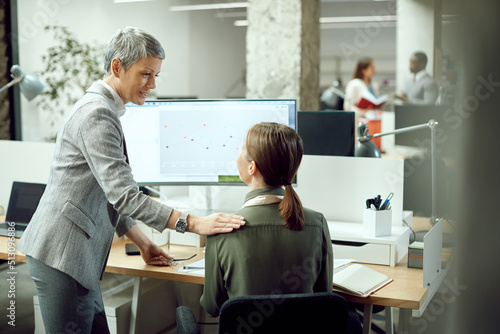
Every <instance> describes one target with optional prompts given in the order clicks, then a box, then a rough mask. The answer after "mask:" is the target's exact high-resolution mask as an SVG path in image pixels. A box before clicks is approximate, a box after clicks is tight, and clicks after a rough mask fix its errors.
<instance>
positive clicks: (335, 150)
mask: <svg viewBox="0 0 500 334" xmlns="http://www.w3.org/2000/svg"><path fill="white" fill-rule="evenodd" d="M297 129H298V130H297V131H298V133H299V135H300V137H302V142H303V145H304V154H308V155H333V156H347V157H349V156H350V157H352V156H354V112H352V111H333V110H324V111H299V112H298V113H297Z"/></svg>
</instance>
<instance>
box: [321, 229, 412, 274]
mask: <svg viewBox="0 0 500 334" xmlns="http://www.w3.org/2000/svg"><path fill="white" fill-rule="evenodd" d="M328 228H329V230H330V237H331V239H332V243H333V256H334V257H335V258H337V259H353V260H354V261H355V262H360V263H371V264H381V265H388V266H395V265H396V264H397V263H398V262H399V261H401V259H403V257H404V256H405V255H406V254H408V244H409V241H410V230H409V229H408V228H407V227H402V226H392V233H391V235H387V236H383V237H373V236H369V235H366V234H364V233H363V224H362V223H345V222H332V221H329V222H328Z"/></svg>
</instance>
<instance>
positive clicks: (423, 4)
mask: <svg viewBox="0 0 500 334" xmlns="http://www.w3.org/2000/svg"><path fill="white" fill-rule="evenodd" d="M441 13H442V2H441V0H398V2H397V28H396V91H397V93H401V92H402V90H403V89H404V84H405V82H406V81H407V80H409V79H410V78H411V74H410V69H409V66H410V56H411V54H412V53H413V52H415V51H423V52H424V53H425V54H426V55H427V58H428V63H427V67H426V71H427V72H428V73H429V74H431V75H433V76H434V79H435V80H436V82H437V83H438V84H440V82H441V56H442V55H441Z"/></svg>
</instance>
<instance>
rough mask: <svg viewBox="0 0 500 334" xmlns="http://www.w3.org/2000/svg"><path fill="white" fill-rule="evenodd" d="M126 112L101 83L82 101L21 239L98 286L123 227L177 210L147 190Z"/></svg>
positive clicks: (157, 224) (24, 246)
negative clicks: (137, 174)
mask: <svg viewBox="0 0 500 334" xmlns="http://www.w3.org/2000/svg"><path fill="white" fill-rule="evenodd" d="M119 114H120V112H119V111H118V110H117V107H116V105H115V102H114V100H113V96H112V94H111V93H110V92H109V91H108V90H107V88H106V87H105V86H104V85H103V84H101V83H99V82H96V83H94V84H93V85H92V86H91V87H90V88H89V89H88V90H87V94H85V95H84V96H83V97H82V99H80V100H79V101H78V102H77V103H76V105H75V106H74V107H73V109H72V111H71V113H70V114H69V115H68V116H67V117H66V119H65V120H64V122H63V124H62V126H61V129H60V130H59V133H58V135H57V141H56V147H55V153H54V160H53V162H52V166H51V171H50V175H49V180H48V182H47V187H46V189H45V192H44V194H43V196H42V199H41V201H40V204H39V205H38V208H37V210H36V212H35V214H34V216H33V218H32V220H31V222H30V224H29V226H28V228H27V229H26V231H25V232H24V234H23V236H22V238H21V240H20V242H19V244H18V249H19V250H20V251H21V252H23V253H24V254H26V255H29V256H31V257H33V258H35V259H37V260H39V261H41V262H43V263H45V264H46V265H48V266H50V267H53V268H55V269H58V270H60V271H62V272H64V273H66V274H68V275H69V276H71V277H73V278H74V279H75V280H76V281H78V282H79V283H80V284H81V285H83V286H84V287H85V288H87V289H89V290H94V289H96V288H98V283H99V278H100V276H101V273H102V271H103V270H104V267H105V266H106V260H107V255H108V252H109V249H110V247H111V243H112V240H113V234H114V233H115V229H116V232H117V233H118V235H119V236H121V235H123V234H125V233H126V232H128V231H129V230H130V228H131V227H132V226H133V225H134V224H135V221H134V219H137V220H141V221H142V222H144V223H146V224H148V225H150V226H151V227H153V228H155V229H156V230H158V231H162V230H163V229H165V226H166V223H167V220H168V218H169V216H170V213H171V212H172V209H171V208H169V207H167V206H165V205H163V204H161V203H159V202H158V201H154V200H152V199H151V198H149V197H148V196H146V195H144V194H143V193H142V192H140V191H139V188H138V186H137V184H136V183H135V181H134V179H133V176H132V170H131V168H130V166H129V164H128V163H127V161H126V159H127V157H126V152H125V146H124V145H125V144H124V143H125V142H124V136H123V130H122V126H121V123H120V118H119V116H120V115H119ZM34 163H36V162H34Z"/></svg>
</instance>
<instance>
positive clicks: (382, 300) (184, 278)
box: [0, 237, 428, 310]
mask: <svg viewBox="0 0 500 334" xmlns="http://www.w3.org/2000/svg"><path fill="white" fill-rule="evenodd" d="M18 241H19V239H16V244H17V242H18ZM125 243H126V241H125V240H118V241H116V242H115V243H113V250H112V251H114V253H115V254H116V253H117V254H123V255H120V256H123V257H125V256H126V255H125V250H124V247H125V246H124V245H125ZM7 245H8V238H7V237H1V238H0V259H4V260H8V256H7V252H6V251H7ZM175 247H176V246H175V245H172V249H174V248H175ZM180 248H182V249H186V250H189V251H190V252H191V253H192V252H193V251H196V252H198V253H199V252H200V251H201V250H202V248H198V247H190V246H180ZM200 257H201V255H200V254H198V256H196V257H195V258H193V259H192V260H190V261H189V262H194V261H197V260H199V259H200ZM137 260H139V258H138V259H137ZM15 261H16V262H26V256H25V255H24V254H22V253H20V252H19V251H16V256H15ZM140 261H142V258H140ZM143 266H144V267H140V268H139V267H137V268H132V267H125V266H120V265H119V263H115V261H114V259H113V257H112V255H111V254H110V259H109V261H108V264H107V266H106V272H107V273H114V274H123V275H131V276H140V277H149V278H156V279H166V280H171V281H177V282H187V283H194V284H204V282H205V278H204V277H203V276H200V275H192V274H187V273H179V272H177V270H176V269H174V268H172V267H157V266H147V265H145V264H143ZM149 267H150V268H149ZM148 268H149V269H150V270H145V269H148ZM163 268H165V269H163ZM389 284H392V283H389ZM422 289H423V290H425V291H423V293H422V295H421V298H420V300H418V301H417V300H415V299H404V298H393V297H392V298H390V297H387V296H384V295H383V293H382V295H381V296H379V295H378V294H379V292H375V293H374V294H373V295H371V296H370V297H366V298H361V297H356V296H352V295H348V294H343V293H340V294H341V295H342V296H344V297H345V298H346V299H347V300H348V301H349V302H356V303H362V304H373V305H381V306H392V307H401V308H407V309H412V310H418V309H420V307H421V306H422V305H423V303H424V302H425V300H426V299H427V297H428V291H427V289H424V288H423V287H422ZM380 291H381V292H382V291H383V289H381V290H380Z"/></svg>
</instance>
